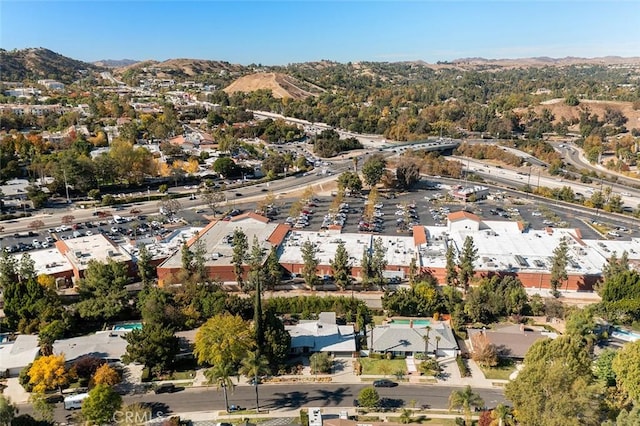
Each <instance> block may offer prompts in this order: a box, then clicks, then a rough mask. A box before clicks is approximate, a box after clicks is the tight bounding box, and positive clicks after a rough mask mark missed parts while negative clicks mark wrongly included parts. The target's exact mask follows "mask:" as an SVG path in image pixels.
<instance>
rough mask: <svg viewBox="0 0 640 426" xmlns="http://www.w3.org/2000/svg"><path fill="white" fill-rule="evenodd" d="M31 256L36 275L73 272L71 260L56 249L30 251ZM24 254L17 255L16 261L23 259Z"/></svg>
mask: <svg viewBox="0 0 640 426" xmlns="http://www.w3.org/2000/svg"><path fill="white" fill-rule="evenodd" d="M28 254H29V256H30V257H31V259H32V260H33V263H34V267H35V270H36V274H38V275H40V274H46V275H53V274H59V273H61V272H66V271H73V266H72V265H71V262H69V259H67V258H66V257H65V256H63V255H62V253H60V252H59V251H58V249H57V248H56V247H52V248H48V249H44V250H35V251H30V252H29V253H28ZM22 255H23V253H17V254H14V255H13V256H14V257H15V258H16V260H18V261H19V260H20V259H21V258H22Z"/></svg>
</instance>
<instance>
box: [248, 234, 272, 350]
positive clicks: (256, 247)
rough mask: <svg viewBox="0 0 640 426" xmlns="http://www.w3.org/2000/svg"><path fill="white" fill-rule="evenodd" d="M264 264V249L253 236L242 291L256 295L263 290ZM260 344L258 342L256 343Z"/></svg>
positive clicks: (264, 279)
mask: <svg viewBox="0 0 640 426" xmlns="http://www.w3.org/2000/svg"><path fill="white" fill-rule="evenodd" d="M263 264H264V248H263V247H262V246H261V245H260V242H259V241H258V237H257V236H254V237H253V241H252V243H251V250H250V252H249V256H248V258H247V266H248V267H249V272H248V273H247V281H246V282H245V283H244V288H243V289H244V291H251V290H257V291H258V293H259V292H261V291H262V290H263V288H264V282H265V281H266V278H267V277H266V270H265V268H264V267H263ZM258 344H260V342H258Z"/></svg>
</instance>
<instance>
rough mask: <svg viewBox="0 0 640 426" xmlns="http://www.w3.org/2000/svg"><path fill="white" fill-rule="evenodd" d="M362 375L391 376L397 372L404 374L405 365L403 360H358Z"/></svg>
mask: <svg viewBox="0 0 640 426" xmlns="http://www.w3.org/2000/svg"><path fill="white" fill-rule="evenodd" d="M360 363H361V364H362V374H372V375H387V376H392V375H394V374H395V373H396V372H398V371H404V372H405V374H406V371H407V363H406V362H405V360H404V359H371V358H360Z"/></svg>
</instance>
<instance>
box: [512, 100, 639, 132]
mask: <svg viewBox="0 0 640 426" xmlns="http://www.w3.org/2000/svg"><path fill="white" fill-rule="evenodd" d="M545 108H546V109H548V110H549V111H551V113H552V114H553V116H554V117H555V120H554V122H559V121H561V120H562V118H563V117H564V118H566V119H567V120H571V119H572V118H576V119H578V118H580V111H582V110H584V109H585V108H588V109H589V111H591V113H592V114H596V115H597V116H598V117H600V118H601V119H602V117H603V116H604V113H605V110H606V109H607V108H612V109H618V110H620V111H621V112H622V113H623V114H624V115H625V116H626V117H627V119H628V121H627V124H626V127H627V129H633V128H638V129H640V110H634V109H633V104H632V103H631V102H615V101H593V100H586V99H581V100H580V104H579V105H577V106H569V105H567V104H566V103H565V102H564V99H551V100H548V101H544V102H542V103H541V104H540V105H536V106H535V107H534V110H535V111H536V113H540V112H542V110H543V109H545ZM524 111H525V109H524V108H518V109H517V110H516V112H524Z"/></svg>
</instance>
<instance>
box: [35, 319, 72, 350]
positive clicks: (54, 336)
mask: <svg viewBox="0 0 640 426" xmlns="http://www.w3.org/2000/svg"><path fill="white" fill-rule="evenodd" d="M65 329H66V327H65V324H64V322H63V321H62V320H54V321H52V322H50V323H49V324H47V325H45V326H43V327H40V332H39V333H38V344H39V345H40V353H41V354H42V355H52V354H53V343H54V342H55V341H56V340H58V339H62V337H64V332H65Z"/></svg>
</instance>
